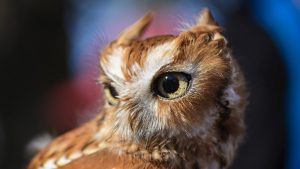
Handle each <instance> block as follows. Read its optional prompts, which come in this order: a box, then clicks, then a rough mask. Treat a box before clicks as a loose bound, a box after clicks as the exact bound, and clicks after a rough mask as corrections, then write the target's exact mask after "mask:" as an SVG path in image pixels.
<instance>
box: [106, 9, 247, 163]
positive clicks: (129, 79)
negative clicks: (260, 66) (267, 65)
mask: <svg viewBox="0 0 300 169" xmlns="http://www.w3.org/2000/svg"><path fill="white" fill-rule="evenodd" d="M152 16H153V15H152V14H147V15H145V16H144V17H142V18H141V19H140V20H138V21H137V22H136V23H134V24H133V25H132V26H130V27H129V28H127V29H126V30H124V31H123V32H122V33H121V34H120V36H119V37H118V38H117V39H116V40H115V41H113V42H111V43H110V44H109V45H108V46H107V47H106V48H104V49H103V51H102V53H101V58H100V65H101V70H102V74H101V75H100V81H101V82H102V83H103V85H104V93H105V96H106V97H105V98H106V101H107V103H106V104H105V107H104V111H105V112H106V113H108V114H111V115H113V116H114V119H113V120H112V125H113V129H114V132H116V133H117V134H118V135H120V137H121V138H122V139H123V140H127V141H133V142H136V143H138V144H144V145H147V146H148V147H153V146H157V144H160V143H161V142H163V141H165V142H176V144H185V143H188V142H189V141H191V140H197V141H196V142H197V144H198V143H199V144H200V143H203V144H205V145H207V146H210V145H211V146H212V150H211V151H220V152H222V153H224V154H226V155H227V154H228V156H230V157H228V158H231V157H232V154H233V152H234V150H235V149H236V147H237V144H238V143H239V141H240V138H241V135H242V133H243V129H244V123H243V112H244V108H245V105H246V104H245V102H246V100H245V88H244V80H243V76H242V73H241V72H240V69H239V67H238V65H237V64H236V62H235V60H234V59H233V58H232V56H231V53H230V50H229V49H228V47H227V41H226V39H225V38H224V36H223V35H222V29H221V28H220V26H219V25H218V24H217V23H216V21H215V20H214V19H213V17H212V15H211V13H210V12H209V10H208V9H204V10H203V11H202V12H201V15H200V17H199V18H198V20H197V22H196V24H195V25H193V26H191V27H189V28H188V29H186V30H184V31H182V32H180V33H179V34H178V35H160V36H155V37H150V38H146V39H142V38H141V36H142V34H143V32H144V31H145V29H146V27H147V26H148V25H149V23H150V22H151V20H152ZM226 158H227V157H226Z"/></svg>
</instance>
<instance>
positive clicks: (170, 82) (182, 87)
mask: <svg viewBox="0 0 300 169" xmlns="http://www.w3.org/2000/svg"><path fill="white" fill-rule="evenodd" d="M190 80H191V76H190V75H188V74H185V73H179V72H170V73H165V74H162V75H161V76H160V77H158V79H157V80H156V81H155V83H154V86H153V87H154V90H155V92H156V94H158V95H159V96H161V97H163V98H167V99H174V98H177V97H180V96H182V95H183V94H185V93H186V91H187V90H188V87H189V83H190Z"/></svg>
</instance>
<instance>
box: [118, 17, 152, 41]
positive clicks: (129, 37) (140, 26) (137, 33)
mask: <svg viewBox="0 0 300 169" xmlns="http://www.w3.org/2000/svg"><path fill="white" fill-rule="evenodd" d="M153 16H154V13H153V12H148V13H147V14H146V15H144V16H143V17H142V18H141V19H139V20H138V21H136V22H135V23H134V24H133V25H131V26H130V27H129V28H127V29H125V30H124V31H123V32H122V33H121V35H120V36H119V38H118V39H117V44H119V45H128V44H129V43H130V42H132V41H133V40H136V39H138V38H140V37H141V36H142V34H143V33H144V31H145V30H146V28H147V27H148V26H149V24H150V23H151V21H152V19H153Z"/></svg>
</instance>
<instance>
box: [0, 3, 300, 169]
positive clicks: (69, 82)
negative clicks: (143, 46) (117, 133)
mask: <svg viewBox="0 0 300 169" xmlns="http://www.w3.org/2000/svg"><path fill="white" fill-rule="evenodd" d="M203 7H209V8H210V9H211V10H212V13H213V14H214V16H215V18H216V20H217V21H218V22H219V23H220V25H222V26H223V27H224V28H225V34H226V37H227V38H228V41H229V45H230V46H231V48H232V49H233V54H234V55H235V57H236V58H237V60H238V61H239V63H240V64H241V67H242V69H243V71H244V72H245V76H246V79H247V83H248V88H249V90H250V98H249V100H250V104H249V107H248V110H247V112H246V123H247V135H246V138H245V141H244V143H243V144H242V146H241V148H240V149H239V152H238V155H237V158H236V160H235V162H234V164H233V165H232V167H231V169H283V168H286V169H299V168H300V144H299V143H300V132H299V131H298V130H299V129H300V1H299V0H226V1H220V0H189V1H187V0H185V1H183V0H181V1H180V0H165V1H159V0H122V1H121V0H119V1H117V0H112V1H104V0H85V1H81V0H44V1H40V0H0V69H1V71H0V73H1V76H0V77H1V87H0V91H1V94H0V102H1V110H0V168H1V169H20V168H21V169H22V168H25V167H26V164H27V163H28V160H29V159H30V156H31V154H30V152H28V144H29V143H30V141H31V140H32V139H34V138H35V137H37V136H39V135H41V134H43V133H50V134H51V135H53V136H55V135H58V134H62V133H64V132H66V131H68V130H70V129H72V128H74V127H76V126H78V125H79V124H80V123H82V122H84V121H86V120H87V119H89V118H91V117H92V116H93V115H94V114H95V113H97V109H98V108H99V105H100V104H101V97H100V96H101V91H100V89H99V87H98V86H97V85H96V83H95V80H96V78H97V75H98V73H99V72H98V66H99V65H98V60H99V58H98V56H99V51H100V50H101V48H103V46H104V45H106V44H107V43H108V42H109V41H111V40H113V39H114V38H116V37H117V35H118V34H119V33H120V31H122V30H123V29H124V28H125V27H127V26H129V25H130V24H132V23H133V22H134V21H136V20H137V19H138V18H139V17H141V16H142V15H143V14H144V13H145V12H147V11H149V10H153V11H155V12H156V18H155V20H154V22H153V24H152V25H151V26H150V28H149V30H148V31H147V33H146V36H151V35H159V34H176V33H178V31H177V29H176V28H179V27H180V26H179V27H178V25H180V23H182V22H183V21H184V22H188V23H193V21H194V18H195V16H197V15H198V13H199V11H200V10H201V9H202V8H203Z"/></svg>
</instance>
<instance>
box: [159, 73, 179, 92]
mask: <svg viewBox="0 0 300 169" xmlns="http://www.w3.org/2000/svg"><path fill="white" fill-rule="evenodd" d="M162 87H163V89H164V90H165V92H166V93H174V92H176V91H177V90H178V88H179V81H178V78H177V77H176V76H174V75H166V76H165V77H164V79H163V82H162Z"/></svg>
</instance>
